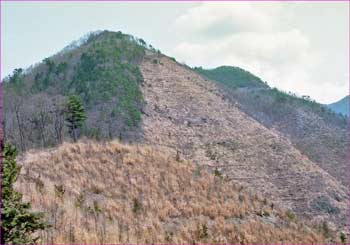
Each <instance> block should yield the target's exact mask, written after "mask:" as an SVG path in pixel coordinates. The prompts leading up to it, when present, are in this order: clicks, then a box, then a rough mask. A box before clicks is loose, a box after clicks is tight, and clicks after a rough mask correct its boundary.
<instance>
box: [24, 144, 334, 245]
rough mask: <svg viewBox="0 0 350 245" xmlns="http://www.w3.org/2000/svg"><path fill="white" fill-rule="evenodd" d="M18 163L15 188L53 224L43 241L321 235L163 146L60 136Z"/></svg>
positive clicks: (295, 239) (317, 239)
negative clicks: (64, 139)
mask: <svg viewBox="0 0 350 245" xmlns="http://www.w3.org/2000/svg"><path fill="white" fill-rule="evenodd" d="M19 162H20V164H21V165H22V171H21V176H20V178H19V180H18V183H17V189H18V190H19V191H21V192H22V193H24V197H25V199H26V200H28V201H31V202H32V204H33V207H34V209H35V210H40V211H44V212H45V213H46V218H47V219H48V221H49V223H50V224H51V225H52V228H51V229H47V230H46V231H43V232H40V238H41V242H43V243H66V244H68V243H322V242H324V241H325V240H324V239H325V238H324V230H323V229H321V230H315V229H310V228H307V227H306V226H305V225H304V224H302V223H301V222H299V221H297V220H296V219H295V217H294V215H293V214H292V213H290V212H289V211H286V210H281V209H279V208H278V207H274V206H271V203H270V202H269V201H266V200H264V199H262V198H259V197H257V196H256V195H252V194H249V193H247V192H246V190H245V189H244V188H242V187H240V186H237V185H233V184H232V183H229V182H227V181H226V180H225V179H223V178H222V177H220V176H218V175H217V176H215V175H214V174H209V173H208V172H207V171H204V170H203V169H202V168H201V167H200V166H196V165H195V164H193V163H192V162H190V161H185V160H180V161H179V159H177V158H176V155H174V154H170V153H167V151H166V150H165V149H163V150H162V149H161V148H152V147H147V146H131V145H123V144H120V143H119V142H117V141H112V142H108V143H95V142H91V141H87V142H79V143H76V144H68V143H64V144H63V145H61V146H59V147H58V148H56V149H53V150H46V151H30V152H28V153H26V154H25V155H24V156H22V158H20V159H19ZM326 235H327V236H328V235H329V234H326Z"/></svg>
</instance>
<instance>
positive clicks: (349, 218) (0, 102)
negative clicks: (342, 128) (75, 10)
mask: <svg viewBox="0 0 350 245" xmlns="http://www.w3.org/2000/svg"><path fill="white" fill-rule="evenodd" d="M2 2H38V3H39V2H62V3H63V2H96V3H98V2H135V3H137V2H181V3H185V2H315V3H317V2H348V9H349V13H350V0H0V78H1V77H2ZM347 21H348V23H349V22H350V16H348V20H347ZM348 37H349V42H350V30H349V36H348ZM349 46H350V44H349ZM349 50H350V48H349ZM347 55H348V61H349V67H348V69H349V70H348V72H349V74H348V75H349V77H350V51H349V53H348V54H347ZM348 85H349V90H348V95H349V94H350V81H348ZM348 103H349V108H350V100H348ZM2 106H3V96H2V82H1V81H0V123H1V124H0V151H2V144H3V138H2V136H3V132H2V119H3V117H2ZM349 112H350V111H349ZM349 115H350V113H349ZM347 129H348V141H347V143H348V155H347V161H348V162H347V163H348V165H349V169H348V173H347V174H348V176H350V144H349V139H350V119H349V117H348V120H347ZM1 180H2V154H0V183H2V182H1ZM348 187H349V186H348ZM348 190H349V191H348V194H350V188H349V189H348ZM1 208H2V184H0V210H1ZM347 211H348V212H350V197H349V201H348V209H347ZM346 219H347V225H350V213H349V214H347V217H346ZM1 224H2V223H1V215H0V226H1ZM1 233H2V232H1V230H0V238H1V236H2V234H1ZM349 242H350V241H349ZM348 244H349V243H348ZM52 245H67V244H52ZM76 245H80V244H76ZM81 245H82V244H81ZM90 245H95V244H90ZM96 245H97V244H96ZM103 245H115V244H103ZM125 245H135V244H125ZM140 245H148V244H140ZM158 245H162V244H158ZM164 245H165V244H164ZM167 245H177V244H167ZM198 245H201V244H198ZM216 245H221V244H216ZM271 245H272V244H271ZM300 245H306V244H300Z"/></svg>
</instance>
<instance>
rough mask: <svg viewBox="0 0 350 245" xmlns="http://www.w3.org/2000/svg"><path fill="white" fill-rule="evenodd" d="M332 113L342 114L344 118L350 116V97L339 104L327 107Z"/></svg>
mask: <svg viewBox="0 0 350 245" xmlns="http://www.w3.org/2000/svg"><path fill="white" fill-rule="evenodd" d="M327 107H328V108H330V109H331V110H332V111H334V112H336V113H340V114H342V115H344V116H348V115H349V96H346V97H344V98H343V99H341V100H339V101H338V102H335V103H332V104H329V105H327Z"/></svg>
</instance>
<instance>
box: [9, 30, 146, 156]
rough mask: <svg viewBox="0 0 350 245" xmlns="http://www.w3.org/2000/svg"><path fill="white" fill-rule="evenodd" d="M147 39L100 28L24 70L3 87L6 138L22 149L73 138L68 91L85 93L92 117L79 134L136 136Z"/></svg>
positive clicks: (78, 93) (77, 93)
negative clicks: (68, 118) (67, 113)
mask: <svg viewBox="0 0 350 245" xmlns="http://www.w3.org/2000/svg"><path fill="white" fill-rule="evenodd" d="M146 48H147V47H146V44H145V42H144V41H143V40H142V39H136V38H134V37H132V36H130V35H125V34H122V33H121V32H108V31H103V32H96V33H92V34H90V35H88V36H87V37H84V38H83V40H81V41H80V42H79V45H73V46H70V47H67V48H65V49H64V50H63V51H62V52H60V53H58V54H56V55H54V56H52V57H50V58H46V59H45V60H44V61H43V62H42V63H40V64H37V65H36V66H34V67H33V68H31V69H29V70H27V71H26V72H24V71H23V70H22V69H17V70H15V71H14V73H13V75H12V76H10V77H8V78H7V79H5V82H4V86H3V90H4V91H3V93H4V110H3V116H4V120H3V128H4V132H5V135H4V137H5V141H7V142H11V143H12V144H14V145H16V146H17V147H18V148H19V149H20V150H23V151H24V150H26V149H31V148H37V147H47V146H53V145H56V144H58V143H60V142H62V141H63V140H65V139H67V138H68V133H67V131H66V130H65V127H64V108H63V104H64V103H65V101H66V99H67V96H69V95H72V94H75V95H78V96H80V97H81V98H82V100H83V102H84V106H85V108H86V110H87V118H88V119H87V121H86V124H85V125H84V128H83V129H82V130H81V132H80V135H85V136H87V137H90V138H96V139H106V138H114V137H122V138H132V137H136V136H135V135H137V134H138V132H139V128H138V125H139V122H140V120H141V114H140V110H141V108H142V103H143V102H142V94H141V92H140V89H139V85H140V84H141V83H142V76H141V73H140V71H139V68H138V64H139V63H140V62H141V60H142V57H143V55H144V52H145V49H146Z"/></svg>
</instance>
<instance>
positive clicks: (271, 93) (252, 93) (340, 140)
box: [194, 67, 349, 186]
mask: <svg viewBox="0 0 350 245" xmlns="http://www.w3.org/2000/svg"><path fill="white" fill-rule="evenodd" d="M194 70H195V71H196V72H198V73H199V74H201V75H202V76H204V77H206V78H209V79H211V80H212V81H215V82H216V83H217V84H218V85H219V87H221V88H222V89H221V93H223V94H224V95H225V98H226V99H228V100H229V101H231V102H232V103H233V104H234V105H235V106H238V107H239V108H240V109H241V110H242V111H244V112H245V113H247V114H248V115H249V116H251V117H252V118H254V119H256V120H257V121H259V122H260V123H262V124H263V125H264V126H266V127H268V128H270V129H274V130H277V131H279V132H280V133H282V134H283V135H284V136H286V137H288V138H289V139H290V140H291V141H292V143H293V144H294V146H295V147H296V148H297V149H299V150H300V151H301V152H302V153H304V154H305V155H306V156H308V157H309V158H310V159H311V160H312V161H314V162H316V163H318V164H319V166H321V167H322V168H323V169H324V170H326V171H327V172H329V173H330V174H331V175H333V176H334V177H335V178H337V179H339V180H340V182H341V183H342V184H344V185H346V186H348V184H349V176H348V174H347V173H348V172H349V171H348V168H347V166H348V165H347V145H348V143H347V138H346V135H347V134H346V125H347V124H346V118H345V117H344V116H341V115H338V114H336V113H335V112H333V111H331V110H330V109H328V108H327V107H326V106H324V105H321V104H319V103H317V102H315V101H313V100H311V99H310V98H309V97H307V96H303V97H297V96H296V95H294V94H291V93H286V92H283V91H280V90H278V89H276V88H273V89H272V88H270V87H268V86H265V87H264V86H262V84H261V83H260V84H259V83H258V84H256V85H252V83H251V82H249V81H251V80H254V79H255V80H256V79H257V78H256V77H255V76H254V75H251V74H249V73H247V72H245V71H243V70H240V69H236V68H234V67H232V68H226V69H224V70H223V68H217V69H213V70H205V69H198V68H197V69H194ZM237 73H240V75H238V74H237ZM243 76H250V78H247V79H246V81H248V82H247V84H245V83H244V80H240V77H243ZM237 81H238V82H237Z"/></svg>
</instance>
